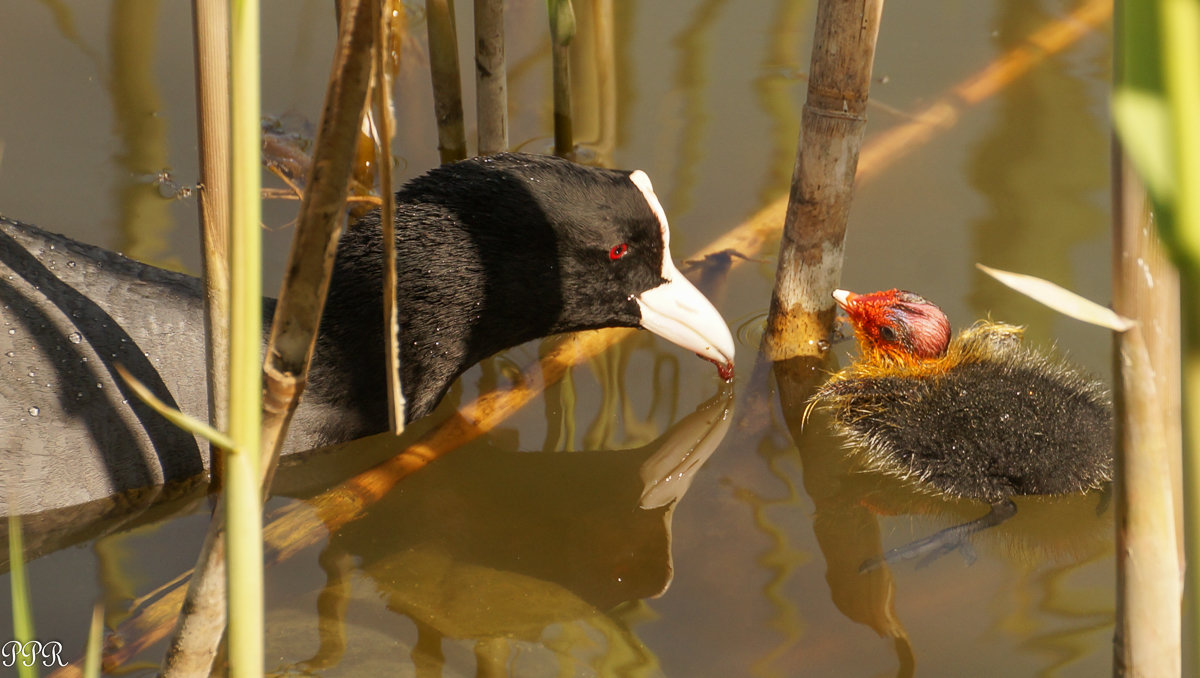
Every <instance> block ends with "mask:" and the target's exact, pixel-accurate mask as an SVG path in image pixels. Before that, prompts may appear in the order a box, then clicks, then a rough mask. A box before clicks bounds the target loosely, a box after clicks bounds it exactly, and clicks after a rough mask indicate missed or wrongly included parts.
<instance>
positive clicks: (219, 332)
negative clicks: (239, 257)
mask: <svg viewBox="0 0 1200 678" xmlns="http://www.w3.org/2000/svg"><path fill="white" fill-rule="evenodd" d="M192 28H193V31H194V35H195V48H196V56H195V58H196V119H197V121H198V122H199V130H198V143H199V145H200V188H199V191H198V192H197V200H196V206H197V209H198V210H199V213H200V242H201V244H202V246H203V249H204V258H203V275H204V336H205V342H204V360H205V365H206V368H207V369H206V371H207V374H208V423H209V424H211V425H212V427H213V428H215V429H217V430H218V431H225V430H228V425H229V326H228V323H227V322H226V318H228V317H229V262H228V256H229V165H230V160H229V5H228V4H226V3H223V2H206V1H205V0H192ZM210 449H211V450H212V451H211V452H210V454H209V459H210V462H209V475H210V478H211V480H210V485H209V487H210V488H211V489H212V490H217V489H219V488H220V485H221V475H222V474H221V464H222V461H221V460H222V455H221V454H220V453H219V452H218V451H217V450H216V449H215V448H213V447H211V446H210Z"/></svg>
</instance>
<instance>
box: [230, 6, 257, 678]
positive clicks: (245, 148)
mask: <svg viewBox="0 0 1200 678" xmlns="http://www.w3.org/2000/svg"><path fill="white" fill-rule="evenodd" d="M230 20H231V23H230V28H231V30H230V66H231V67H230V84H231V91H232V93H233V94H232V102H231V103H232V105H231V107H230V121H231V123H232V124H231V127H230V129H231V130H232V134H231V136H230V142H231V143H230V151H231V155H230V157H231V159H232V181H231V183H232V187H231V188H232V190H231V192H230V198H231V199H232V201H231V202H232V208H231V220H230V226H231V228H230V235H231V237H230V244H229V254H230V264H231V271H230V301H229V310H230V314H229V315H230V332H229V343H230V355H229V435H230V437H231V438H233V440H234V442H235V443H236V444H237V448H236V449H233V450H228V452H229V454H228V456H227V458H226V469H225V470H226V477H225V481H226V486H225V490H224V492H222V498H223V499H224V500H225V504H226V506H227V507H228V515H227V516H226V522H225V529H226V533H227V534H226V548H227V551H228V554H227V559H228V561H227V562H228V571H229V575H228V577H229V586H228V591H229V592H228V595H227V599H226V601H227V602H226V607H227V609H228V610H229V613H228V626H227V634H228V645H229V675H230V676H232V677H233V678H242V677H245V678H253V677H256V676H261V675H262V673H263V624H264V612H263V604H264V603H263V560H262V556H263V551H262V549H263V541H262V490H261V489H260V483H259V477H260V475H261V473H260V470H259V465H260V463H259V434H260V431H261V427H260V421H261V410H260V408H261V406H262V387H261V384H262V381H261V379H262V377H261V376H260V375H261V373H260V371H259V364H260V360H261V358H260V357H259V351H260V350H261V346H262V231H261V230H260V228H261V224H262V197H261V193H262V169H261V166H260V161H259V158H260V157H261V153H262V151H261V147H262V141H261V139H262V126H261V125H262V123H261V122H260V120H261V117H262V116H261V106H260V104H259V92H260V91H261V87H260V86H259V82H260V76H259V73H260V69H259V56H260V54H261V53H262V52H261V49H260V47H259V8H258V2H257V0H240V1H239V2H234V3H233V4H232V7H231V14H230Z"/></svg>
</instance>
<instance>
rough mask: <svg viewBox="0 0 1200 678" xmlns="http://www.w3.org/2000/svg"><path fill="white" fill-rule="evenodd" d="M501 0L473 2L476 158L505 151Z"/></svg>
mask: <svg viewBox="0 0 1200 678" xmlns="http://www.w3.org/2000/svg"><path fill="white" fill-rule="evenodd" d="M507 68H508V67H507V65H506V63H505V61H504V1H503V0H475V117H476V118H477V125H478V126H479V131H478V138H479V155H494V154H496V153H501V152H504V151H507V150H508V70H507Z"/></svg>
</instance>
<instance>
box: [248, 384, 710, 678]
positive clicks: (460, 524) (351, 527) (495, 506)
mask: <svg viewBox="0 0 1200 678" xmlns="http://www.w3.org/2000/svg"><path fill="white" fill-rule="evenodd" d="M731 404H732V391H731V389H729V388H723V389H722V392H721V393H719V394H718V395H717V396H715V397H714V398H712V399H711V400H709V401H708V402H706V403H704V404H703V405H701V406H700V407H699V408H697V410H696V411H695V412H693V413H691V414H689V415H687V416H685V417H683V418H682V419H681V420H680V421H679V422H677V423H676V424H674V425H673V426H671V428H670V429H669V430H668V431H667V432H666V433H665V434H664V435H662V436H660V437H659V438H658V439H656V440H654V441H653V442H651V443H650V444H648V445H644V446H641V447H636V448H631V449H609V450H587V451H577V452H569V453H523V452H517V451H512V450H505V449H496V448H495V447H492V446H491V445H488V444H474V445H470V446H468V447H464V448H462V449H459V450H456V451H455V452H454V453H453V454H450V455H447V456H446V457H444V458H443V459H441V460H439V461H438V463H436V464H432V465H430V466H429V467H427V468H426V469H424V470H423V471H422V472H421V473H418V474H415V475H413V476H410V477H409V478H407V479H406V480H405V482H404V483H402V484H400V485H398V486H397V487H396V488H395V489H394V490H393V491H392V492H391V493H390V494H389V495H388V496H386V497H385V498H384V499H382V500H381V501H380V502H379V503H377V504H375V505H374V506H372V507H370V508H369V509H368V510H367V511H366V513H365V514H364V515H363V517H362V518H361V519H359V520H356V521H354V522H351V523H348V524H346V525H345V526H343V527H342V528H341V529H340V530H339V531H338V532H336V533H335V534H334V535H333V536H332V537H331V538H330V540H329V543H328V544H327V545H326V547H325V548H324V550H323V552H322V554H321V557H320V563H321V566H322V568H323V569H324V571H325V573H326V577H327V584H326V586H325V588H324V589H323V590H322V592H321V593H320V595H319V597H318V609H319V611H320V612H321V623H320V650H319V651H318V652H317V653H316V655H314V656H313V657H311V658H310V659H308V660H306V662H305V665H306V666H307V667H309V668H317V667H328V666H333V665H336V664H338V663H339V662H340V661H342V659H343V656H344V652H345V648H346V637H347V633H348V632H349V631H348V629H347V628H346V624H347V621H346V610H347V604H348V601H347V598H348V596H350V593H351V591H350V588H349V586H348V584H347V582H349V581H350V580H351V579H352V578H354V575H355V574H361V575H363V576H365V577H367V578H368V579H369V580H370V582H371V586H372V588H373V589H374V591H375V593H376V594H377V595H380V596H383V597H384V599H385V600H386V606H387V609H389V610H391V611H392V612H394V613H396V614H398V615H401V616H402V617H405V618H407V619H409V620H411V621H412V622H413V624H414V625H415V626H416V628H417V629H418V640H417V642H416V643H415V645H414V646H413V647H412V650H411V651H412V660H413V662H414V664H417V665H418V666H425V667H426V668H427V669H428V668H430V667H431V666H441V665H443V664H444V663H445V662H446V661H447V660H446V659H445V656H444V654H443V650H442V646H443V644H444V643H445V642H446V641H469V642H472V643H476V644H477V650H478V651H480V652H483V653H484V654H485V655H489V656H490V653H494V652H495V651H497V647H500V648H501V649H500V651H501V652H503V651H504V650H503V647H504V645H500V646H496V645H495V644H492V641H493V640H495V639H509V640H513V641H522V642H523V643H525V644H526V645H523V646H522V647H523V648H524V649H523V650H522V652H523V653H529V652H535V653H537V654H544V653H549V654H548V658H546V659H545V660H546V661H550V662H551V663H555V662H557V663H559V666H560V668H563V670H566V669H565V667H568V666H570V665H571V664H572V663H575V662H578V661H582V660H583V659H587V655H588V653H589V652H591V650H590V649H588V646H589V645H591V643H583V644H581V643H574V642H569V643H561V642H558V643H556V642H551V641H550V640H548V636H547V635H546V634H547V633H548V632H550V631H551V630H552V631H553V634H552V636H553V637H558V638H559V639H560V640H561V636H560V635H559V634H562V633H565V631H564V630H563V628H564V627H565V626H575V625H580V627H581V628H578V629H576V631H575V632H577V633H582V634H583V635H585V636H590V635H591V634H594V633H596V632H598V633H599V634H600V636H601V637H603V638H604V639H605V643H606V644H607V647H602V648H601V650H600V654H601V655H604V654H611V653H617V654H619V653H626V652H633V653H634V654H639V655H646V656H644V657H643V658H644V659H645V660H646V661H650V660H651V659H652V657H650V656H648V655H647V653H648V652H649V651H648V650H646V649H645V648H644V647H641V646H640V643H638V642H637V641H636V638H635V637H634V636H633V635H632V634H631V633H630V630H629V629H627V628H623V627H622V625H621V623H620V621H619V620H618V619H616V618H614V617H611V616H609V614H608V611H609V610H612V609H613V608H616V607H618V606H620V605H622V604H625V603H629V602H631V601H637V600H640V599H643V598H651V597H655V596H658V595H661V594H662V593H663V592H664V591H666V589H667V587H668V586H669V585H670V582H671V579H672V576H673V572H674V566H673V562H672V558H671V532H672V526H671V521H672V517H673V514H674V510H675V507H676V506H677V505H678V503H679V500H680V499H681V498H682V497H683V495H684V494H685V493H686V491H687V489H688V487H689V485H690V484H691V481H692V478H693V477H694V475H695V473H696V472H697V471H698V470H699V469H700V467H701V466H702V465H703V464H704V463H705V462H706V461H707V460H708V458H709V457H710V456H711V455H712V453H713V452H714V451H715V450H716V449H717V447H718V446H719V444H720V442H721V441H722V440H723V438H724V437H725V434H726V432H727V431H728V429H729V425H730V421H731V417H730V407H731ZM290 635H291V634H286V636H284V637H273V638H272V639H271V642H272V643H273V644H274V645H276V646H277V647H276V649H279V650H280V651H281V654H283V655H284V656H293V657H294V656H304V653H303V652H302V651H301V650H299V649H297V648H288V647H286V646H287V645H288V637H287V636H290ZM489 648H490V649H489ZM581 658H582V659H581ZM587 661H600V660H599V659H598V658H591V659H587ZM343 668H345V667H343ZM427 675H440V673H438V672H436V671H435V672H434V673H431V674H427Z"/></svg>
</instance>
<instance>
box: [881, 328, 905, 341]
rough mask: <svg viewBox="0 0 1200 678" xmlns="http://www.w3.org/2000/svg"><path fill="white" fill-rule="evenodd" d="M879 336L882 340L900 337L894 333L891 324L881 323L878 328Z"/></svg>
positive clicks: (892, 339) (893, 339) (894, 339)
mask: <svg viewBox="0 0 1200 678" xmlns="http://www.w3.org/2000/svg"><path fill="white" fill-rule="evenodd" d="M879 338H880V339H883V340H884V341H896V340H897V339H899V338H900V337H899V335H897V334H896V330H894V329H892V326H891V325H883V326H881V327H880V328H879Z"/></svg>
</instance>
